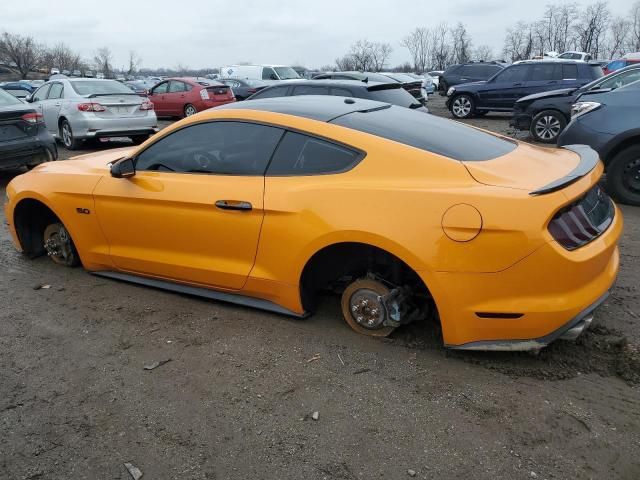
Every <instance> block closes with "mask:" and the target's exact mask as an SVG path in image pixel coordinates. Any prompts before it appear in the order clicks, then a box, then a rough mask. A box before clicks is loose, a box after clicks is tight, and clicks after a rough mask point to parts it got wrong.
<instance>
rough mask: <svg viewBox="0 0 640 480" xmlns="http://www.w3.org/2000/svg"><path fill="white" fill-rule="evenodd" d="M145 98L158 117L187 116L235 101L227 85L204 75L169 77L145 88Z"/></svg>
mask: <svg viewBox="0 0 640 480" xmlns="http://www.w3.org/2000/svg"><path fill="white" fill-rule="evenodd" d="M149 100H150V101H151V102H153V105H154V107H155V111H156V115H157V116H158V117H189V116H191V115H194V114H196V113H198V112H201V111H202V110H207V109H208V108H212V107H217V106H219V105H224V104H225V103H230V102H235V101H236V99H235V97H234V96H233V91H232V90H231V88H229V87H228V86H227V85H223V84H222V83H218V82H214V81H212V80H207V79H204V78H202V79H201V78H169V79H167V80H164V81H162V82H160V83H159V84H158V85H156V86H155V87H153V88H152V89H151V90H149Z"/></svg>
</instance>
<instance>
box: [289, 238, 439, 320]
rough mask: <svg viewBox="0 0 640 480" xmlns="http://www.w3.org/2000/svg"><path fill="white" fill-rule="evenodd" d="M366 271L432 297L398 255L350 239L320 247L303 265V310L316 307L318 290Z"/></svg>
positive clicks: (335, 287) (428, 298)
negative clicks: (349, 240)
mask: <svg viewBox="0 0 640 480" xmlns="http://www.w3.org/2000/svg"><path fill="white" fill-rule="evenodd" d="M368 273H372V274H375V275H376V276H378V277H380V278H382V279H384V280H385V281H387V282H390V283H391V284H393V285H398V286H405V285H407V286H409V287H411V288H412V290H413V291H414V292H415V295H416V297H420V298H422V299H423V300H424V301H432V300H433V298H432V296H431V293H430V292H429V289H428V288H427V286H426V285H425V284H424V282H423V281H422V279H421V278H420V277H419V276H418V274H417V273H416V272H415V271H414V270H413V269H412V268H411V267H409V266H408V265H407V264H406V263H405V262H403V261H402V260H401V259H399V258H398V257H396V256H395V255H393V254H391V253H389V252H387V251H385V250H382V249H381V248H378V247H374V246H372V245H367V244H364V243H351V242H349V243H338V244H334V245H330V246H328V247H325V248H323V249H322V250H320V251H318V252H316V253H315V255H313V257H311V258H310V259H309V261H308V262H307V264H306V265H305V267H304V269H303V270H302V275H301V277H300V296H301V300H302V305H303V307H304V309H305V311H313V310H315V307H316V304H317V295H318V293H319V292H320V291H321V290H327V289H333V290H338V291H342V290H344V288H345V287H346V284H347V283H350V281H351V280H352V279H357V278H361V277H364V276H365V275H366V274H368ZM345 280H346V282H345Z"/></svg>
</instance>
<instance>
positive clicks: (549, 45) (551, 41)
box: [534, 3, 578, 55]
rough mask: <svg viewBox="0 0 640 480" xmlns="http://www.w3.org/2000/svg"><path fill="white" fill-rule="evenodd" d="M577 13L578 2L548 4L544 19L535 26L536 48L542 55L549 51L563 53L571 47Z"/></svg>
mask: <svg viewBox="0 0 640 480" xmlns="http://www.w3.org/2000/svg"><path fill="white" fill-rule="evenodd" d="M577 13H578V5H577V4H576V3H565V4H560V5H557V4H552V5H547V7H546V10H545V12H544V15H543V17H542V20H540V21H539V22H536V25H535V27H534V32H535V36H536V40H537V42H536V46H535V48H536V50H538V53H539V54H540V55H543V54H544V53H545V52H548V51H554V52H559V53H562V52H565V51H567V50H568V49H569V46H570V44H571V41H572V38H571V37H572V34H573V32H572V31H573V29H574V24H575V19H576V18H577Z"/></svg>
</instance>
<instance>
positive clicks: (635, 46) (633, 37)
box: [627, 0, 640, 52]
mask: <svg viewBox="0 0 640 480" xmlns="http://www.w3.org/2000/svg"><path fill="white" fill-rule="evenodd" d="M629 23H630V24H631V32H630V34H629V37H630V38H629V40H628V47H627V50H629V51H631V52H638V51H640V0H638V1H637V2H636V3H634V4H633V6H632V7H631V14H630V16H629Z"/></svg>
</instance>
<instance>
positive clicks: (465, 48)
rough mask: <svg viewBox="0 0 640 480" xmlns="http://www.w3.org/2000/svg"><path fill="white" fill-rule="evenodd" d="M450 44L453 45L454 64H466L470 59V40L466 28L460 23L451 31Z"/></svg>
mask: <svg viewBox="0 0 640 480" xmlns="http://www.w3.org/2000/svg"><path fill="white" fill-rule="evenodd" d="M451 43H452V44H453V45H452V46H453V57H454V61H455V62H456V63H465V62H468V61H469V60H470V58H471V39H470V38H469V33H468V32H467V27H465V26H464V24H463V23H462V22H459V23H458V25H456V28H454V29H453V30H451Z"/></svg>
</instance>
